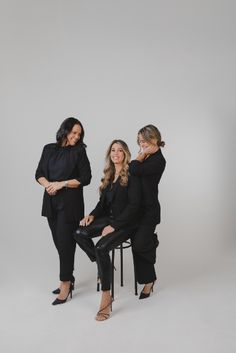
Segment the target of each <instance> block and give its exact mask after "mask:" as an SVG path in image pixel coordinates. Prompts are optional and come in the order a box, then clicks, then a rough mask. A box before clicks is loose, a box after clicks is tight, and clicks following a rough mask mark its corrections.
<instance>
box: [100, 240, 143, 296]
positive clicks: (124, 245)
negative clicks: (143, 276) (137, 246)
mask: <svg viewBox="0 0 236 353" xmlns="http://www.w3.org/2000/svg"><path fill="white" fill-rule="evenodd" d="M130 247H131V242H130V240H126V241H124V242H123V243H121V244H120V245H118V246H117V247H116V248H115V249H113V250H112V253H111V266H112V271H111V295H112V298H114V270H116V268H115V266H114V263H115V250H120V285H121V287H123V286H124V266H123V250H124V249H127V248H130ZM97 291H98V292H99V291H100V279H99V277H97ZM134 293H135V295H138V284H137V279H136V273H135V267H134Z"/></svg>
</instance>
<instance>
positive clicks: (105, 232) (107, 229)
mask: <svg viewBox="0 0 236 353" xmlns="http://www.w3.org/2000/svg"><path fill="white" fill-rule="evenodd" d="M114 230H115V229H114V228H113V227H112V226H106V227H105V228H103V231H102V237H104V236H106V235H107V234H110V233H112V232H114Z"/></svg>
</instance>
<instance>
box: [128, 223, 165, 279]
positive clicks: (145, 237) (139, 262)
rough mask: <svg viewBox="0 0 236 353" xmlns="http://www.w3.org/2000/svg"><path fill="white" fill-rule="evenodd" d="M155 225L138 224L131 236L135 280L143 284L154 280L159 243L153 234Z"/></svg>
mask: <svg viewBox="0 0 236 353" xmlns="http://www.w3.org/2000/svg"><path fill="white" fill-rule="evenodd" d="M155 228H156V226H155V225H140V226H139V227H138V229H137V231H136V233H135V234H134V235H133V237H132V238H131V242H132V251H133V257H134V266H135V273H136V278H137V282H138V283H139V284H145V283H150V282H154V281H155V280H156V271H155V267H154V265H155V262H156V248H157V246H158V244H159V241H158V239H157V235H156V234H154V231H155Z"/></svg>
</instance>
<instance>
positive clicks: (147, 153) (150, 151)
mask: <svg viewBox="0 0 236 353" xmlns="http://www.w3.org/2000/svg"><path fill="white" fill-rule="evenodd" d="M158 149H159V147H158V146H156V145H150V146H148V147H145V148H143V149H142V151H141V152H139V154H138V156H137V158H136V160H137V161H139V162H143V161H144V160H145V159H146V158H147V157H148V156H150V155H151V154H154V153H156V152H157V151H158Z"/></svg>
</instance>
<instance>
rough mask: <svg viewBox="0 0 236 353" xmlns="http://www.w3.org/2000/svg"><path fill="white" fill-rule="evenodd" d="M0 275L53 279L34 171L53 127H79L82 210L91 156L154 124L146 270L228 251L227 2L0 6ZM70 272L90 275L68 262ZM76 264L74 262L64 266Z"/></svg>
mask: <svg viewBox="0 0 236 353" xmlns="http://www.w3.org/2000/svg"><path fill="white" fill-rule="evenodd" d="M0 4H1V9H0V38H1V41H0V48H1V56H0V60H1V66H0V70H1V76H0V77H1V81H0V82H1V85H0V95H1V105H0V110H1V115H0V116H1V139H0V143H1V149H0V153H1V183H0V188H1V206H0V207H1V248H0V251H1V253H0V261H1V265H0V271H1V278H2V279H4V281H5V284H6V285H7V284H9V281H10V280H11V281H12V279H14V280H17V279H18V280H20V281H22V279H24V280H26V281H29V279H30V280H31V281H38V280H41V281H43V278H45V277H47V276H48V278H50V279H51V277H52V275H57V256H56V253H55V250H54V249H53V245H52V241H51V238H50V233H49V230H48V227H47V224H46V221H45V220H44V219H43V218H40V210H41V199H42V189H41V188H40V186H39V185H37V184H36V183H35V182H34V171H35V168H36V165H37V162H38V159H39V157H40V154H41V149H42V146H43V145H44V144H46V143H48V142H53V141H54V139H55V133H56V130H57V128H58V126H59V124H60V123H61V121H62V120H63V119H64V118H65V117H67V116H76V117H78V118H79V119H81V121H82V122H83V124H84V127H85V130H86V138H85V141H86V143H87V144H88V148H87V152H88V155H89V158H90V161H91V165H92V170H93V179H92V183H91V185H90V186H89V187H87V188H86V191H85V201H86V209H87V211H89V210H91V208H92V207H93V206H94V205H95V203H96V201H97V198H98V193H97V188H98V185H99V181H100V178H101V175H102V169H103V163H104V154H105V150H106V148H107V146H108V144H109V143H110V141H111V140H112V139H113V138H122V139H124V140H125V141H127V143H128V144H129V146H130V149H131V151H132V154H133V157H134V156H135V153H136V151H137V145H136V133H137V131H138V129H139V128H140V127H142V126H143V125H146V124H148V123H153V124H155V125H157V126H158V127H159V128H160V130H161V132H162V135H163V139H164V140H165V141H166V147H165V148H164V150H163V153H164V155H165V157H166V159H167V168H166V171H165V174H164V176H163V179H162V182H161V184H160V201H161V204H162V224H161V225H160V226H159V228H158V229H159V237H160V249H159V262H158V263H159V272H160V274H159V275H160V276H161V277H162V279H163V283H165V281H166V282H167V281H169V282H170V281H172V280H174V277H175V278H178V279H179V278H180V277H183V276H189V277H191V276H193V275H194V274H195V275H197V274H198V273H200V272H201V271H205V270H207V269H208V268H209V266H211V264H214V263H215V262H217V261H219V259H220V256H221V254H223V253H225V252H230V251H234V249H235V239H234V232H235V219H234V218H235V217H234V213H235V212H234V211H235V187H234V180H235V166H234V154H233V139H234V132H235V105H236V103H235V93H236V92H235V86H236V84H235V82H236V77H235V76H236V75H235V74H236V70H235V62H236V49H235V43H236V38H235V36H236V31H235V10H236V4H235V2H234V1H229V0H226V1H218V0H214V1H213V0H204V1H203V0H198V1H196V0H192V1H187V0H185V1H184V0H179V1H173V0H171V1H168V0H165V1H164V0H163V1H158V0H156V1H154V0H153V1H152V0H145V1H134V0H120V1H111V0H110V1H109V0H100V1H92V0H84V1H82V0H81V1H79V0H77V1H76V0H74V1H72V0H67V1H65V0H64V1H58V0H57V1H56V0H51V1H45V0H41V1H33V0H31V1H26V0H22V1H13V0H8V1H4V0H1V3H0ZM77 255H78V256H77V261H79V265H80V273H81V274H83V276H86V275H87V274H86V271H89V270H91V271H93V270H94V268H93V269H92V267H91V268H90V267H89V265H88V261H87V259H86V258H85V256H84V255H83V254H82V253H81V252H80V251H78V252H77ZM78 258H79V260H78Z"/></svg>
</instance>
